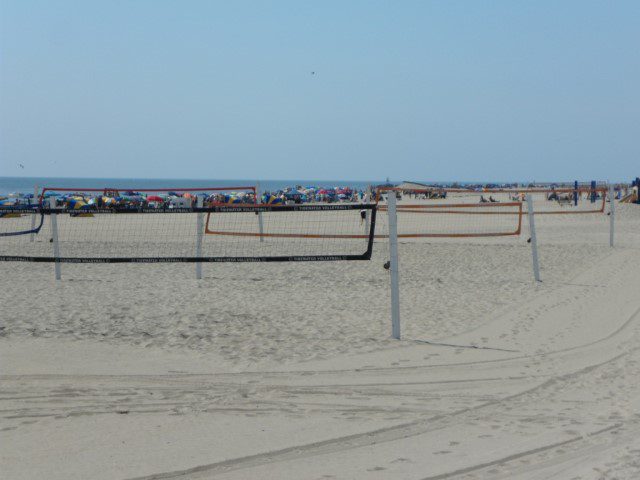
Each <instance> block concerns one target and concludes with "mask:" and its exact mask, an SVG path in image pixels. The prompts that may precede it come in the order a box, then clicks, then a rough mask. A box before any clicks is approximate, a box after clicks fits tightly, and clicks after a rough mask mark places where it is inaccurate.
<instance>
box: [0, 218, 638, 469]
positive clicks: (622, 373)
mask: <svg viewBox="0 0 640 480" xmlns="http://www.w3.org/2000/svg"><path fill="white" fill-rule="evenodd" d="M617 213H618V215H617V231H616V242H617V246H616V248H614V249H611V248H609V245H608V238H609V230H608V226H609V223H608V222H609V218H608V217H607V216H606V215H575V216H555V215H549V216H545V217H543V216H540V217H538V218H537V219H536V220H537V227H538V239H539V243H540V245H539V246H540V261H541V273H542V279H543V282H542V283H539V284H536V283H535V282H534V281H533V275H532V269H531V254H530V246H529V244H527V242H526V240H527V238H528V232H527V231H526V228H525V231H524V232H523V235H522V236H520V237H500V238H494V239H459V240H453V239H418V240H412V239H404V240H401V242H400V272H401V315H402V329H403V340H402V341H400V342H398V341H395V340H392V339H390V338H389V334H390V320H389V279H388V273H387V271H386V270H384V269H383V267H382V265H383V263H384V262H385V261H386V260H387V258H388V249H387V245H386V241H384V240H382V239H381V240H379V241H377V242H376V245H375V248H374V258H373V259H372V261H370V262H338V263H283V264H242V265H236V264H215V265H205V266H204V276H205V278H204V279H203V280H200V281H198V280H195V279H194V266H193V265H174V264H170V265H63V281H61V282H57V283H56V282H54V281H53V272H52V267H51V266H50V265H46V264H44V265H43V264H23V263H19V264H12V263H0V275H1V278H2V279H3V280H2V289H1V290H0V298H1V299H2V303H1V305H2V311H1V312H0V327H1V328H2V329H1V330H0V331H1V332H2V337H1V338H0V355H1V359H0V360H1V363H0V368H1V371H0V374H1V375H2V377H1V379H2V387H1V389H0V394H1V395H2V396H1V401H2V416H1V417H0V418H1V420H0V444H2V445H3V449H2V452H1V453H0V462H1V465H2V471H3V473H4V475H5V476H6V478H12V479H13V478H16V479H31V478H52V479H73V478H78V479H81V478H96V479H131V478H185V479H196V478H221V479H245V478H274V479H281V478H285V479H286V478H291V479H317V478H338V479H351V478H354V479H359V478H363V479H364V478H366V479H369V478H374V479H375V478H380V479H383V478H384V479H387V478H407V479H426V478H522V479H540V478H545V479H546V478H568V479H599V478H629V479H631V478H637V477H638V476H639V475H640V413H639V412H640V387H639V386H638V385H637V377H638V374H639V373H640V363H639V362H640V350H639V349H638V345H639V343H638V339H639V335H640V295H639V294H638V292H639V291H640V287H639V286H638V285H639V284H638V272H639V271H640V208H638V207H637V206H635V205H619V206H618V211H617ZM428 342H431V343H428Z"/></svg>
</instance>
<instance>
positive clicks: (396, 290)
mask: <svg viewBox="0 0 640 480" xmlns="http://www.w3.org/2000/svg"><path fill="white" fill-rule="evenodd" d="M387 198H388V200H387V203H388V209H387V213H388V216H389V257H390V258H389V272H390V273H391V336H392V337H393V338H395V339H397V340H400V279H399V272H398V217H397V215H396V192H394V191H389V193H388V196H387Z"/></svg>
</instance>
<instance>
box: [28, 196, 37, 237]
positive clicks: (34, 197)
mask: <svg viewBox="0 0 640 480" xmlns="http://www.w3.org/2000/svg"><path fill="white" fill-rule="evenodd" d="M33 201H34V202H37V201H38V186H37V185H36V186H35V187H33ZM35 228H36V215H31V231H32V232H33V230H34V229H35ZM34 241H35V234H34V233H31V234H30V235H29V242H31V243H33V242H34Z"/></svg>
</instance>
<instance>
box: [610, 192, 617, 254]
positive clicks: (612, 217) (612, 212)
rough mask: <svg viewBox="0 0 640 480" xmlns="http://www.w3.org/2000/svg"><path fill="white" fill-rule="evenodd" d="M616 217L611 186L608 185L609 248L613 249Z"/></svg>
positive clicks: (614, 200) (613, 193)
mask: <svg viewBox="0 0 640 480" xmlns="http://www.w3.org/2000/svg"><path fill="white" fill-rule="evenodd" d="M615 217H616V199H615V192H614V191H613V184H609V246H610V247H613V236H614V229H615Z"/></svg>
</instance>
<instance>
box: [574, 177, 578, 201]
mask: <svg viewBox="0 0 640 480" xmlns="http://www.w3.org/2000/svg"><path fill="white" fill-rule="evenodd" d="M573 206H574V207H577V206H578V180H576V181H575V182H573Z"/></svg>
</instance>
